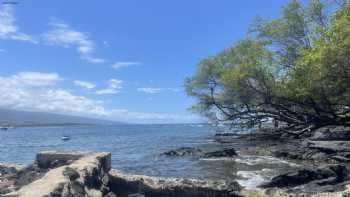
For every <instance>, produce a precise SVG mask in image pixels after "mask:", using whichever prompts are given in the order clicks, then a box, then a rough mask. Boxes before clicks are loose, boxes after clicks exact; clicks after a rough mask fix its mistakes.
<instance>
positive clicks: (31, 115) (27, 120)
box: [0, 108, 121, 126]
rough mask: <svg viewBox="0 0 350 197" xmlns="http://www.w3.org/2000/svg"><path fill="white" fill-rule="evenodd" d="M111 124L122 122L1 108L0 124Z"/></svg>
mask: <svg viewBox="0 0 350 197" xmlns="http://www.w3.org/2000/svg"><path fill="white" fill-rule="evenodd" d="M75 124H79V125H95V124H100V125H101V124H103V125H106V124H108V125H111V124H121V122H114V121H108V120H100V119H93V118H85V117H78V116H68V115H61V114H54V113H45V112H30V111H18V110H10V109H1V108H0V126H1V125H2V126H49V125H75Z"/></svg>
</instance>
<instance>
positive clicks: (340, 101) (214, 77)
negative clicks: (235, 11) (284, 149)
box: [185, 0, 350, 135]
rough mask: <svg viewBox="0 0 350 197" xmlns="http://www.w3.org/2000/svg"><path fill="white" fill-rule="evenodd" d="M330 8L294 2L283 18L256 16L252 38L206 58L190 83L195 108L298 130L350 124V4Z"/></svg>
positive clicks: (246, 121)
mask: <svg viewBox="0 0 350 197" xmlns="http://www.w3.org/2000/svg"><path fill="white" fill-rule="evenodd" d="M325 8H326V7H325V6H324V5H323V4H322V3H321V2H320V1H319V0H311V1H310V2H309V4H308V5H303V4H301V3H299V2H298V1H291V2H290V3H289V4H287V5H286V6H285V7H284V8H283V12H282V16H281V17H280V18H278V19H274V20H271V21H266V20H263V19H257V20H256V21H255V22H254V23H253V26H252V28H251V29H250V31H249V32H250V33H251V37H250V38H247V39H244V40H241V41H239V42H237V43H236V44H234V45H233V46H232V47H229V48H227V49H225V50H223V51H222V52H220V53H219V54H217V55H215V56H212V57H209V58H206V59H204V60H202V61H201V62H200V63H199V65H198V69H197V72H196V73H195V74H194V76H192V77H191V78H188V79H186V81H185V87H186V90H187V93H188V94H189V95H190V96H193V97H195V98H197V101H198V102H197V104H196V105H195V106H193V108H192V109H193V110H195V111H197V112H200V113H201V114H203V115H205V116H207V117H209V118H211V119H212V120H216V121H224V122H230V123H232V124H240V125H242V126H254V125H257V124H260V123H262V122H265V121H269V120H271V119H275V120H278V121H281V122H284V123H286V124H285V125H288V127H286V129H285V130H287V131H288V132H291V133H293V134H295V135H300V134H302V133H304V132H306V131H312V130H314V129H316V128H319V127H323V126H328V125H347V126H348V125H350V58H349V57H350V4H349V3H348V2H347V1H344V2H343V3H341V4H340V6H339V7H337V9H336V10H335V11H334V12H333V13H332V15H330V14H329V15H327V14H326V11H325Z"/></svg>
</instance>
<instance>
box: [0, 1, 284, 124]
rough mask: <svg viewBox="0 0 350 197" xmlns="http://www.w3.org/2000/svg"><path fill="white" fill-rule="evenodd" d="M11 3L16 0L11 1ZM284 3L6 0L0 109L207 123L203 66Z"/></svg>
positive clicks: (0, 18) (0, 25) (0, 5)
mask: <svg viewBox="0 0 350 197" xmlns="http://www.w3.org/2000/svg"><path fill="white" fill-rule="evenodd" d="M8 2H10V3H8ZM286 2H287V0H269V1H261V0H245V1H234V0H215V1H213V0H176V1H164V0H147V1H140V0H127V1H126V0H124V1H121V0H106V1H83V0H75V1H68V0H50V1H47V0H35V1H34V0H6V1H5V0H0V107H2V108H8V109H17V110H28V111H41V112H54V113H60V114H69V115H77V116H85V117H93V118H99V119H108V120H115V121H122V122H131V123H189V122H201V121H204V119H203V118H201V117H200V116H198V115H196V114H193V113H191V112H190V111H188V108H189V107H190V106H191V105H192V104H194V102H195V101H194V99H193V98H190V97H188V96H187V95H186V94H185V92H184V88H183V82H184V79H185V78H186V77H190V76H191V75H192V74H193V73H194V72H195V69H196V65H197V63H198V62H199V61H200V60H201V59H202V58H205V57H207V56H210V55H215V54H216V53H218V52H220V51H221V50H222V49H224V48H226V47H229V46H230V45H232V44H233V43H234V42H235V41H237V40H239V39H242V38H244V37H245V36H246V35H247V34H246V32H247V29H248V27H249V25H250V24H251V22H252V20H253V19H254V18H255V17H256V16H264V17H266V18H270V19H271V18H274V17H277V16H278V15H279V14H280V8H281V7H282V6H283V5H284V4H285V3H286Z"/></svg>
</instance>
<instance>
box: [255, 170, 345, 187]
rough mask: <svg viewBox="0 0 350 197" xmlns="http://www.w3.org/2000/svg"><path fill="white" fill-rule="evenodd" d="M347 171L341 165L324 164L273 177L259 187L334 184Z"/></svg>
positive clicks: (342, 178)
mask: <svg viewBox="0 0 350 197" xmlns="http://www.w3.org/2000/svg"><path fill="white" fill-rule="evenodd" d="M347 174H348V171H347V169H346V167H345V166H343V165H326V166H322V167H319V168H316V169H301V170H298V171H297V172H290V173H286V174H282V175H278V176H276V177H274V178H273V179H272V180H271V181H270V182H268V183H265V184H263V185H262V186H261V187H263V188H270V187H280V188H284V187H295V186H299V185H304V184H309V183H311V184H313V185H318V186H323V185H329V184H336V183H340V182H342V181H343V180H344V179H345V177H346V176H347Z"/></svg>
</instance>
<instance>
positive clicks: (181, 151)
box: [162, 147, 237, 158]
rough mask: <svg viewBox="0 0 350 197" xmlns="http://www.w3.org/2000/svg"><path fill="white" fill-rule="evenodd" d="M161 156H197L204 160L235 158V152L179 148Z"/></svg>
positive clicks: (230, 149)
mask: <svg viewBox="0 0 350 197" xmlns="http://www.w3.org/2000/svg"><path fill="white" fill-rule="evenodd" d="M162 155H165V156H173V157H183V156H197V157H204V158H212V157H234V156H237V152H236V150H235V149H234V148H225V149H222V150H216V151H212V152H204V151H202V150H201V149H198V148H191V147H181V148H178V149H175V150H170V151H167V152H164V153H163V154H162Z"/></svg>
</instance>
